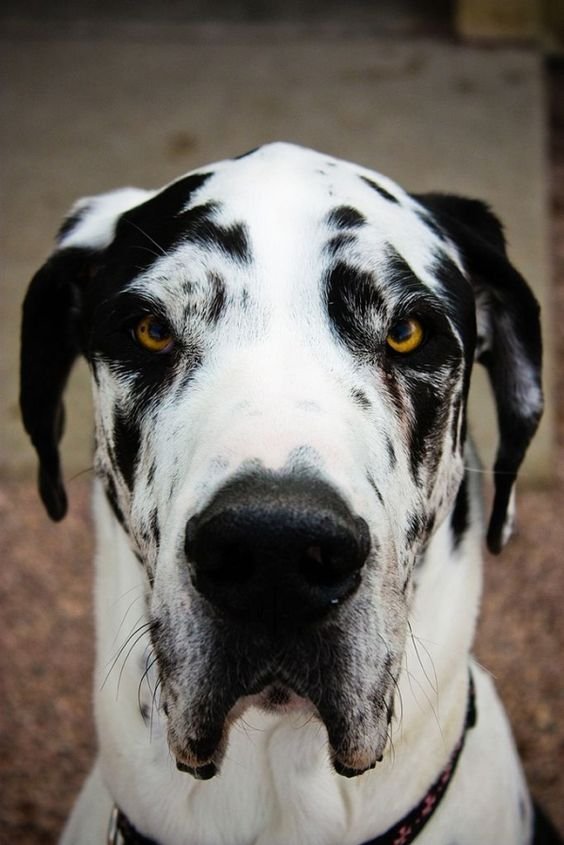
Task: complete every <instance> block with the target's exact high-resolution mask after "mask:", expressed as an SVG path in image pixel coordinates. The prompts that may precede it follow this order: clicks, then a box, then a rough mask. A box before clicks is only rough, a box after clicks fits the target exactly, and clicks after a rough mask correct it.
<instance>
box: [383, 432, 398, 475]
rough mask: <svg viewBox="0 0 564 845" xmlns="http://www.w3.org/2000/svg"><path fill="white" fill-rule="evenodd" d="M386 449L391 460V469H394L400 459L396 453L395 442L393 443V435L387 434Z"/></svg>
mask: <svg viewBox="0 0 564 845" xmlns="http://www.w3.org/2000/svg"><path fill="white" fill-rule="evenodd" d="M386 450H387V452H388V460H389V462H390V469H394V468H395V466H396V464H397V462H398V459H397V455H396V450H395V448H394V444H393V443H392V439H391V437H390V436H389V435H388V434H386Z"/></svg>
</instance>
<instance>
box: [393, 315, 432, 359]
mask: <svg viewBox="0 0 564 845" xmlns="http://www.w3.org/2000/svg"><path fill="white" fill-rule="evenodd" d="M423 338H424V332H423V326H422V325H421V323H420V322H419V320H416V319H415V317H408V318H406V319H403V320H397V321H396V322H395V323H394V324H393V326H392V327H391V329H390V330H389V332H388V335H387V337H386V343H387V344H388V346H389V347H390V348H391V349H393V350H394V352H401V353H402V354H405V353H406V352H413V350H414V349H417V347H419V346H421V344H422V343H423Z"/></svg>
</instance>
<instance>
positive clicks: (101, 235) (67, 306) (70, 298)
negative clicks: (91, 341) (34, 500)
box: [20, 188, 150, 520]
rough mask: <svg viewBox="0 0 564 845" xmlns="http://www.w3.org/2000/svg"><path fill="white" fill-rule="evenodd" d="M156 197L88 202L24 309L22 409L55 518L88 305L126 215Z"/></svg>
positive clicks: (60, 511)
mask: <svg viewBox="0 0 564 845" xmlns="http://www.w3.org/2000/svg"><path fill="white" fill-rule="evenodd" d="M149 195H150V192H147V191H141V190H138V189H136V188H124V189H122V190H119V191H113V192H111V193H108V194H101V195H99V196H97V197H89V198H86V199H84V200H80V201H79V202H78V203H77V204H76V205H75V206H74V208H73V209H72V211H71V214H70V215H69V217H67V219H66V220H65V222H64V223H63V225H62V227H61V229H60V231H59V234H58V238H57V239H58V249H57V250H56V251H55V252H54V253H53V254H52V256H51V257H50V258H49V259H48V261H47V262H46V263H45V264H44V265H43V267H41V269H40V270H38V272H37V273H36V274H35V276H34V277H33V279H32V280H31V284H30V286H29V289H28V292H27V295H26V297H25V300H24V304H23V322H22V335H21V370H20V407H21V411H22V417H23V423H24V426H25V429H26V431H27V433H28V434H29V436H30V437H31V441H32V443H33V445H34V447H35V449H36V451H37V455H38V457H39V492H40V495H41V498H42V500H43V504H44V505H45V507H46V509H47V513H48V514H49V516H50V517H51V519H54V520H60V519H62V518H63V517H64V515H65V513H66V510H67V497H66V493H65V489H64V485H63V481H62V475H61V465H60V459H59V448H58V447H59V441H60V439H61V437H62V434H63V428H64V406H63V392H64V389H65V385H66V382H67V379H68V376H69V373H70V370H71V367H72V365H73V363H74V361H75V359H76V357H77V355H78V354H79V352H80V351H81V349H80V337H79V335H80V331H79V329H80V303H81V298H82V292H83V290H84V288H85V286H86V285H87V284H89V283H90V282H91V279H92V276H93V274H94V271H95V269H96V267H97V266H98V264H99V261H100V258H101V256H102V254H103V252H104V249H105V247H106V246H107V245H108V244H109V243H110V242H111V240H112V239H113V237H114V232H115V225H116V221H117V219H118V217H119V216H120V214H121V213H122V212H124V211H125V210H127V209H128V208H131V207H132V206H134V205H136V204H138V203H139V202H141V201H143V200H145V199H146V198H147V196H149Z"/></svg>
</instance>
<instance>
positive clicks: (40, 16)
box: [0, 0, 564, 845]
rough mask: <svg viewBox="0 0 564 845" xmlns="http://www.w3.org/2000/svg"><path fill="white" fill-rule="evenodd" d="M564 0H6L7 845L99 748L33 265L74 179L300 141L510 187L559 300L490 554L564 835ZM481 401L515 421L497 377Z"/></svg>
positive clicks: (79, 571)
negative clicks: (54, 457)
mask: <svg viewBox="0 0 564 845" xmlns="http://www.w3.org/2000/svg"><path fill="white" fill-rule="evenodd" d="M563 55H564V3H562V2H561V0H504V2H503V3H498V4H494V3H491V2H489V0H435V2H433V0H371V1H370V2H368V0H348V2H347V3H346V4H345V3H342V2H337V0H275V2H267V0H186V2H180V1H179V0H161V2H159V3H158V4H157V3H154V2H151V0H130V2H126V1H125V0H112V2H110V0H102V2H95V0H73V2H70V1H69V2H64V1H63V0H51V2H49V3H45V2H42V0H19V2H16V0H12V2H10V0H8V1H7V2H6V0H4V2H3V3H2V4H1V5H0V79H1V82H0V86H1V89H0V192H1V193H0V196H1V203H2V213H1V218H2V226H1V231H0V239H1V240H0V250H1V267H2V281H1V285H2V287H1V291H2V310H1V313H0V319H1V320H2V331H1V332H0V344H1V345H0V403H1V404H0V413H1V426H2V437H1V439H0V542H1V544H2V547H1V551H2V564H1V566H0V603H1V611H2V619H3V625H2V629H1V633H0V643H1V647H0V679H1V680H0V683H1V684H2V692H1V696H0V700H1V702H2V706H1V710H0V731H1V733H0V778H1V782H2V788H1V789H0V843H1V842H4V841H5V842H6V843H8V842H9V843H11V845H19V843H30V845H31V843H42V844H43V843H51V842H54V841H56V837H57V834H58V832H59V830H60V827H61V825H62V823H63V820H64V818H65V816H66V814H67V812H68V809H69V807H70V805H71V803H72V801H73V799H74V797H75V795H76V792H77V790H78V789H79V787H80V784H81V782H82V780H83V778H84V776H85V774H86V772H87V771H88V768H89V765H90V763H91V761H92V759H93V755H94V749H95V737H94V727H93V722H92V715H91V670H92V663H93V648H94V647H93V630H92V598H91V595H92V576H93V573H92V562H91V559H92V548H93V545H92V537H91V520H90V509H89V487H90V482H91V470H90V466H91V456H90V455H91V441H92V425H91V418H90V413H91V409H90V398H89V387H88V379H87V373H86V368H85V366H84V365H83V364H82V363H81V364H79V365H78V366H77V367H76V369H75V371H74V373H73V376H72V379H71V385H70V388H69V393H68V398H67V410H68V426H67V434H66V436H65V440H64V448H63V454H64V468H65V477H66V480H67V488H68V493H69V498H70V513H69V516H68V517H67V518H66V520H65V522H63V523H62V524H60V525H54V524H52V523H50V522H49V520H48V519H47V517H46V515H45V514H44V512H43V511H42V509H41V506H40V504H39V500H38V497H37V495H36V491H35V474H36V465H35V456H34V454H33V453H32V450H31V447H30V446H29V444H28V442H27V441H26V438H25V436H24V435H23V432H22V430H21V424H20V421H19V411H18V405H17V394H18V387H17V373H18V350H19V319H20V308H21V301H22V298H23V296H24V293H25V290H26V287H27V284H28V282H29V279H30V278H31V276H32V275H33V273H34V272H35V270H36V269H37V268H38V267H39V265H40V264H41V263H42V262H43V261H44V260H45V258H46V257H47V256H48V254H49V252H50V250H51V248H52V242H53V236H54V233H55V232H56V230H57V228H58V226H59V223H60V221H61V219H62V218H63V216H64V215H65V214H66V212H67V210H68V208H69V207H70V205H71V204H72V203H73V202H74V200H75V199H76V198H78V197H81V196H86V195H90V194H95V193H99V192H102V191H107V190H110V189H112V188H116V187H120V186H123V185H137V186H140V187H146V188H154V187H159V186H161V185H163V184H164V183H166V182H167V181H169V180H171V179H173V178H175V177H177V176H178V175H180V174H181V173H183V172H185V171H187V170H190V169H191V168H194V167H198V166H200V165H202V164H206V163H208V162H211V161H214V160H217V159H221V158H224V157H231V156H234V155H238V154H240V153H243V152H245V151H246V150H247V149H250V148H252V147H255V146H257V145H259V144H262V143H264V142H267V141H272V140H287V141H293V142H296V143H300V144H304V145H307V146H312V147H315V148H318V149H320V150H322V151H324V152H326V153H329V154H332V155H335V156H338V157H341V158H347V159H352V160H355V161H357V162H359V163H362V164H364V165H366V166H368V167H372V168H373V169H375V170H380V171H382V172H384V173H386V174H387V175H388V176H391V177H392V178H394V179H396V180H397V181H398V182H400V183H401V184H402V185H403V186H404V187H406V188H407V189H408V190H413V191H423V190H445V191H449V192H455V193H460V194H465V195H469V196H476V197H480V198H482V199H485V200H487V201H488V202H490V203H491V205H492V206H493V208H494V209H495V211H496V212H497V213H498V214H499V216H500V217H501V218H502V220H503V221H504V224H505V227H506V233H507V238H508V244H509V252H510V256H511V258H512V260H513V262H514V263H515V264H516V266H517V267H518V268H519V270H520V271H521V272H522V273H523V275H524V276H525V277H526V278H527V279H528V281H529V282H530V284H531V285H532V287H533V289H534V290H535V292H536V294H537V296H538V298H539V299H540V301H541V304H542V306H543V314H544V333H545V339H546V347H547V353H546V365H545V382H546V385H547V400H548V401H547V413H546V414H545V419H544V421H543V424H542V428H541V430H540V432H539V435H538V437H537V438H536V441H535V444H534V446H533V448H532V449H531V451H530V455H529V457H528V460H527V464H526V467H525V469H524V472H523V473H522V477H521V479H520V496H519V500H518V508H519V516H520V518H519V531H518V535H517V536H516V538H515V539H514V540H513V541H512V543H511V544H510V546H509V547H508V549H507V550H506V551H505V552H504V553H503V555H502V556H501V557H500V558H496V559H494V558H488V559H487V561H486V573H485V576H486V585H485V586H486V590H485V597H484V603H483V612H482V618H481V622H480V628H479V634H478V641H477V654H478V657H479V659H480V661H481V662H482V663H483V664H484V665H485V666H486V667H487V668H488V669H489V670H490V671H491V672H492V673H493V675H494V676H495V678H496V680H497V683H498V687H499V689H500V691H501V694H502V697H503V698H504V700H505V702H506V704H507V708H508V710H509V713H510V717H511V719H512V722H513V725H514V730H515V734H516V738H517V742H518V745H519V749H520V752H521V755H522V757H523V760H524V763H525V767H526V770H527V774H528V777H529V780H530V784H531V787H532V790H533V792H534V794H535V797H536V798H537V799H538V800H540V801H541V802H542V804H543V805H544V806H545V807H546V808H547V809H548V810H549V811H550V813H551V815H552V817H553V818H554V819H555V821H556V822H557V824H558V825H559V827H560V829H561V830H562V831H563V833H564V809H563V808H564V794H563V793H564V789H563V783H564V775H563V770H564V765H563V764H564V753H563V752H564V688H563V682H562V675H563V672H564V665H563V659H562V654H563V650H564V621H563V620H564V615H563V614H562V611H561V606H562V595H563V588H564V573H563V563H562V558H563V552H562V549H563V548H564V520H563V516H562V515H563V514H564V487H563V482H564V460H563V457H564V452H563V448H564V441H563V437H562V434H563V420H564V406H563V401H564V400H563V398H562V397H563V396H564V394H563V391H562V387H563V384H562V381H563V378H564V377H563V375H562V372H563V368H562V361H563V356H564V337H563V333H562V330H561V323H562V321H563V320H564V293H563V291H564V179H563V176H564V62H563V60H562V57H563ZM472 421H473V429H474V431H475V432H476V435H477V438H478V441H479V444H480V450H481V453H482V455H483V457H484V461H485V464H486V465H487V466H488V465H489V463H490V461H491V456H492V451H493V449H494V446H495V440H496V432H495V424H494V420H493V416H492V410H491V402H490V400H489V396H488V394H487V389H486V387H485V385H484V381H483V379H482V378H481V377H478V379H477V384H476V387H475V388H474V391H473V397H472Z"/></svg>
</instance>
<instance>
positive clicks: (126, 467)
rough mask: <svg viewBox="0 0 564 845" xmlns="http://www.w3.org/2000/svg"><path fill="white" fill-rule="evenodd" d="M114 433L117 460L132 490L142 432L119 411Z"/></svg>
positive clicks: (116, 416) (115, 420)
mask: <svg viewBox="0 0 564 845" xmlns="http://www.w3.org/2000/svg"><path fill="white" fill-rule="evenodd" d="M113 434H114V455H115V460H116V463H117V466H118V468H119V470H120V472H121V474H122V475H123V479H124V481H125V483H126V484H127V486H128V487H129V489H130V490H131V488H132V486H133V478H134V475H135V467H136V466H137V460H138V458H139V450H140V448H141V433H140V431H139V427H138V426H137V425H136V424H135V423H134V422H133V421H132V420H131V419H128V418H126V417H125V416H124V415H123V414H122V413H121V412H120V411H117V412H116V415H115V418H114V432H113Z"/></svg>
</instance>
